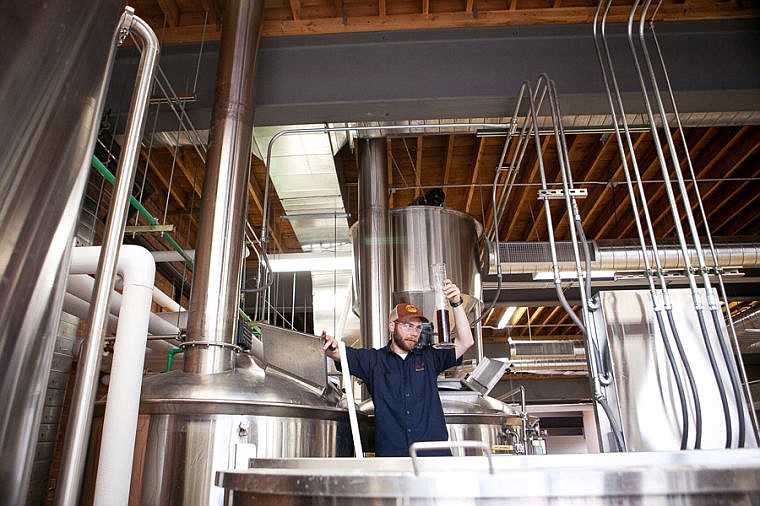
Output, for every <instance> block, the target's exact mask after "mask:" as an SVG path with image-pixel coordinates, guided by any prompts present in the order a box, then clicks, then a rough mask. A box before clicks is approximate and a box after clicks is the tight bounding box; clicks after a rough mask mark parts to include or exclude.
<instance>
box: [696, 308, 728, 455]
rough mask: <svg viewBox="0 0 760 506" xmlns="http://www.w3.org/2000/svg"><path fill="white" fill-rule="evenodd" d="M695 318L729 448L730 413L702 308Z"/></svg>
mask: <svg viewBox="0 0 760 506" xmlns="http://www.w3.org/2000/svg"><path fill="white" fill-rule="evenodd" d="M697 318H698V319H699V328H700V329H701V330H702V338H703V339H704V341H705V348H707V357H708V358H709V359H710V367H711V368H712V371H713V376H714V377H715V381H716V383H717V384H718V391H719V392H720V403H721V405H722V406H723V419H724V420H725V422H726V448H731V439H732V434H731V413H730V412H729V411H728V399H727V398H726V392H725V389H724V388H723V381H722V380H721V378H720V372H719V371H718V364H717V362H715V353H714V352H713V349H712V346H711V345H710V337H709V334H708V333H707V326H706V325H705V315H704V311H703V310H701V309H700V310H698V311H697Z"/></svg>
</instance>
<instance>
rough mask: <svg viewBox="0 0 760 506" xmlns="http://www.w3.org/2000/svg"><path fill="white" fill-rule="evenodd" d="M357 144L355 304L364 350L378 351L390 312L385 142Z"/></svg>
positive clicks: (360, 141) (386, 335)
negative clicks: (357, 193)
mask: <svg viewBox="0 0 760 506" xmlns="http://www.w3.org/2000/svg"><path fill="white" fill-rule="evenodd" d="M358 143H359V146H358V147H359V224H358V231H357V234H358V237H357V238H356V242H355V243H354V247H357V248H358V256H359V290H360V291H359V301H360V302H359V304H360V311H361V337H362V345H363V346H364V347H372V348H382V347H383V346H384V345H385V341H386V340H387V337H388V313H389V312H390V273H391V265H390V250H389V245H390V241H389V237H390V233H389V232H390V221H389V218H388V184H387V181H386V176H385V167H386V164H387V159H386V154H385V139H384V138H373V139H361V140H359V141H358Z"/></svg>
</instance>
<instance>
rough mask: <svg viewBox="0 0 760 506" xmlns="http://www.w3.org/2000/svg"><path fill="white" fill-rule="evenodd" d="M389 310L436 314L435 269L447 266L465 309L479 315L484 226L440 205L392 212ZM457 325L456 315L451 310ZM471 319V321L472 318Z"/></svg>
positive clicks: (451, 316) (410, 207) (397, 209)
mask: <svg viewBox="0 0 760 506" xmlns="http://www.w3.org/2000/svg"><path fill="white" fill-rule="evenodd" d="M390 221H391V252H392V253H391V258H392V260H391V265H392V270H393V283H392V285H391V306H393V305H395V304H398V303H401V302H410V303H412V304H414V305H415V306H417V307H419V308H420V309H422V312H423V313H424V314H426V315H433V314H434V311H435V292H434V290H433V277H432V272H431V266H432V265H433V264H435V263H440V262H443V263H445V264H446V272H447V274H448V277H449V278H450V279H451V280H452V281H453V282H454V283H456V285H457V286H458V287H459V289H460V290H461V291H462V298H463V299H464V304H465V305H464V307H465V311H467V312H468V314H470V313H472V312H476V311H479V309H480V307H479V306H480V297H481V291H482V287H481V279H480V267H481V265H482V255H483V251H484V249H483V239H482V233H483V227H482V226H481V225H480V223H478V222H477V221H476V220H475V219H474V218H472V217H471V216H470V215H468V214H465V213H462V212H459V211H455V210H453V209H447V208H444V207H436V206H408V207H400V208H396V209H392V210H391V211H390ZM449 316H450V318H451V323H452V324H453V321H454V320H453V312H452V311H449ZM470 319H471V320H472V317H470Z"/></svg>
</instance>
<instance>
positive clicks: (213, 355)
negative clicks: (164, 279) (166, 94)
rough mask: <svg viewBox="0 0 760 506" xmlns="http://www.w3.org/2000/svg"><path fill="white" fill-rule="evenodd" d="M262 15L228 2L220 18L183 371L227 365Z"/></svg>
mask: <svg viewBox="0 0 760 506" xmlns="http://www.w3.org/2000/svg"><path fill="white" fill-rule="evenodd" d="M263 13H264V2H263V0H255V1H244V0H230V1H229V2H227V6H226V8H225V11H224V21H223V26H222V42H221V49H220V54H219V66H218V67H217V78H216V97H215V99H214V111H213V116H212V121H211V139H210V141H209V150H208V156H207V159H206V179H205V180H204V183H203V199H202V202H201V216H200V223H199V232H198V241H197V244H196V261H195V270H194V272H193V286H192V291H191V295H190V308H189V321H188V343H189V344H193V343H195V344H196V345H194V346H190V347H189V348H187V350H186V351H185V362H184V370H185V371H186V372H194V373H202V374H204V373H214V372H220V371H224V370H228V369H230V368H232V367H233V363H234V362H233V358H232V356H233V354H234V350H233V349H232V348H231V346H230V345H232V344H233V343H234V339H235V334H236V329H237V327H236V325H237V319H238V305H239V302H240V277H241V271H242V267H243V248H242V245H243V240H244V238H245V223H246V216H247V187H248V174H249V167H250V163H251V137H252V134H253V109H254V101H253V84H254V70H255V67H256V55H257V53H258V46H259V39H260V35H261V24H262V17H263ZM201 343H204V344H202V345H201ZM217 343H218V344H219V345H217Z"/></svg>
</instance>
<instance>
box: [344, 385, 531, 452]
mask: <svg viewBox="0 0 760 506" xmlns="http://www.w3.org/2000/svg"><path fill="white" fill-rule="evenodd" d="M438 393H439V395H440V397H441V405H442V406H443V413H444V417H445V420H446V428H447V429H448V431H449V441H452V442H459V441H480V442H482V443H483V444H484V445H485V446H487V447H488V448H490V450H491V451H492V452H493V453H504V454H515V455H520V454H526V453H534V452H535V453H545V451H543V450H545V447H544V445H543V440H542V439H540V429H539V420H538V418H537V417H535V416H529V415H527V413H525V412H524V411H521V410H520V409H518V408H517V407H516V406H514V405H511V404H505V403H504V402H502V401H500V400H498V399H494V398H493V397H488V396H483V395H480V394H478V393H477V392H473V391H470V390H439V391H438ZM359 411H360V413H361V414H362V415H363V418H362V421H361V422H362V429H363V430H362V432H363V435H364V439H365V441H364V445H365V451H368V452H372V451H373V444H372V440H371V437H372V434H374V405H373V403H372V401H371V400H368V401H365V402H364V403H362V404H361V406H360V408H359ZM533 440H536V441H537V442H540V443H541V444H536V445H533V444H532V441H533ZM452 453H453V455H454V456H466V455H480V454H481V453H482V452H481V451H480V450H477V449H472V448H460V447H455V448H453V449H452Z"/></svg>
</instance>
